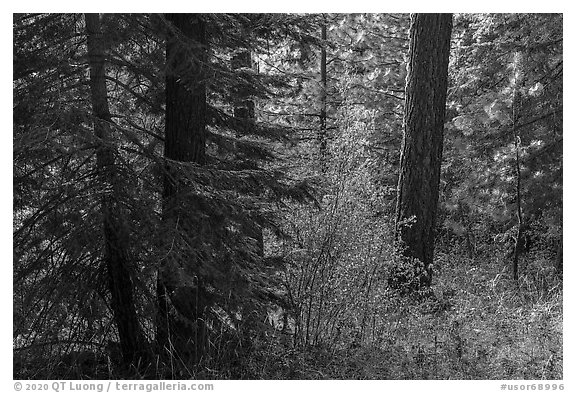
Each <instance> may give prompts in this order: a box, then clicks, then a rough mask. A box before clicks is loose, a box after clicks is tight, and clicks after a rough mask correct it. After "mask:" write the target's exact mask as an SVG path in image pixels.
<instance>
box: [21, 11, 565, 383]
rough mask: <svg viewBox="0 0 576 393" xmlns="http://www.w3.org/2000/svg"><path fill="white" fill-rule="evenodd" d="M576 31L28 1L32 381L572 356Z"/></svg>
mask: <svg viewBox="0 0 576 393" xmlns="http://www.w3.org/2000/svg"><path fill="white" fill-rule="evenodd" d="M562 28H563V20H562V15H561V14H454V15H449V14H444V15H441V14H430V15H429V16H422V14H414V15H412V16H410V15H408V14H306V15H300V14H164V15H161V14H160V15H158V14H153V15H148V14H100V15H99V14H85V15H84V14H15V15H14V16H13V42H14V46H13V187H14V193H13V272H14V273H13V286H14V293H13V321H14V322H13V350H14V378H18V379H43V378H49V379H59V378H65V379H85V378H86V379H89V378H97V379H108V378H114V379H121V378H128V379H131V378H132V379H141V378H155V379H172V378H177V379H186V378H196V379H211V378H221V379H223V378H231V379H285V378H289V379H327V378H345V379H397V378H398V379H561V378H562V376H563V369H562V360H563V344H562V334H563V333H562V326H563V315H562V296H563V288H562V147H563V133H562V129H563V105H562V97H563V91H562V86H563V84H562V80H563V35H562ZM427 45H428V46H427ZM448 53H449V57H448ZM432 147H434V149H432ZM430 149H432V150H430ZM411 151H412V152H415V155H414V156H413V157H412V156H411V155H410V154H411V153H410V152H411ZM428 153H430V154H431V155H430V156H428V155H427V154H428ZM410 157H412V159H411V158H410ZM419 157H420V159H419ZM423 157H425V158H423ZM419 175H422V176H424V177H423V178H418V177H413V176H419ZM411 179H412V180H413V179H417V180H414V181H411ZM418 179H419V180H418ZM422 179H424V180H422ZM410 187H412V188H410ZM410 209H412V210H414V209H416V210H414V211H418V212H420V211H421V212H422V216H419V214H420V213H414V214H412V213H410V212H411V211H412V210H410ZM423 216H426V217H427V218H426V219H422V217H423ZM423 225H424V226H423ZM418 231H419V232H418ZM416 232H417V233H416ZM415 233H416V234H415Z"/></svg>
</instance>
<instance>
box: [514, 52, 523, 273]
mask: <svg viewBox="0 0 576 393" xmlns="http://www.w3.org/2000/svg"><path fill="white" fill-rule="evenodd" d="M520 62H521V56H520V54H519V53H516V54H515V55H514V81H513V83H514V93H513V96H512V129H513V136H514V150H515V153H516V159H515V161H514V171H515V174H516V190H515V191H516V219H517V220H518V222H517V224H518V227H517V230H516V241H515V243H514V255H513V258H512V278H513V279H514V280H518V260H519V258H520V253H521V252H522V251H523V248H522V245H524V243H525V241H524V237H525V234H524V231H525V228H524V218H523V214H522V172H521V167H520V135H519V133H518V118H519V115H518V112H519V109H520V106H521V98H522V97H521V95H520V93H519V92H518V89H517V87H518V84H520V83H521V80H519V78H518V75H519V73H517V70H516V68H517V67H518V66H519V63H520Z"/></svg>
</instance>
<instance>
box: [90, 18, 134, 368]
mask: <svg viewBox="0 0 576 393" xmlns="http://www.w3.org/2000/svg"><path fill="white" fill-rule="evenodd" d="M85 22H86V35H87V41H88V42H87V44H88V62H89V65H90V92H91V99H92V111H93V114H94V118H95V119H94V133H95V135H96V137H97V138H98V139H99V142H100V144H99V146H98V148H97V151H96V166H97V169H98V173H99V175H100V180H101V182H102V184H103V185H104V188H105V189H106V192H105V193H104V196H103V197H102V217H103V227H104V242H105V249H104V260H105V263H106V267H107V270H108V283H109V289H110V294H111V299H112V300H111V308H112V312H113V314H114V321H115V323H116V326H117V328H118V335H119V338H120V346H121V349H122V355H123V358H124V361H125V362H127V363H130V362H133V361H136V360H137V358H138V357H139V355H142V354H143V351H142V349H143V343H144V340H143V335H142V334H141V329H140V324H139V322H138V317H137V314H136V308H135V305H134V295H133V288H132V281H131V278H130V269H129V266H130V263H131V261H130V253H129V244H130V243H129V242H130V240H129V234H128V229H127V228H126V226H125V223H124V221H123V218H122V214H121V206H120V203H119V202H118V199H119V195H120V194H121V193H122V189H121V187H122V181H121V179H119V178H118V172H117V168H116V164H115V157H114V151H113V148H112V146H111V144H112V141H111V138H110V134H111V129H110V124H111V122H112V120H111V116H110V110H109V107H108V93H107V90H106V68H105V51H104V43H103V39H102V32H101V26H100V16H99V15H98V14H86V15H85Z"/></svg>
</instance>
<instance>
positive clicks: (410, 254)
mask: <svg viewBox="0 0 576 393" xmlns="http://www.w3.org/2000/svg"><path fill="white" fill-rule="evenodd" d="M451 30H452V15H451V14H414V15H412V22H411V26H410V52H409V64H408V74H407V77H406V102H405V109H404V139H403V141H402V154H401V164H400V165H401V168H400V179H399V184H398V196H397V206H396V239H397V241H398V246H399V250H400V252H401V254H402V255H403V256H404V261H403V262H404V263H406V262H407V261H408V262H409V263H410V264H412V265H411V266H416V265H417V264H418V261H419V263H421V267H422V268H423V269H422V270H420V271H418V272H416V273H415V275H416V280H412V281H413V282H411V283H410V286H412V287H417V288H419V287H421V286H428V285H430V282H431V278H432V272H431V268H430V266H431V265H432V260H433V256H434V228H435V223H436V210H437V204H438V194H439V182H440V165H441V162H442V143H443V137H444V136H443V132H444V115H445V107H446V92H447V87H448V58H449V53H450V35H451ZM402 280H403V279H402V278H401V277H393V279H392V280H391V281H390V280H389V282H393V283H394V284H395V285H399V284H402Z"/></svg>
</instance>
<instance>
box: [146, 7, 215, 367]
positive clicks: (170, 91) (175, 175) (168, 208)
mask: <svg viewBox="0 0 576 393" xmlns="http://www.w3.org/2000/svg"><path fill="white" fill-rule="evenodd" d="M166 20H167V21H168V22H170V25H169V26H168V27H169V32H168V36H167V43H166V131H165V143H164V156H165V158H166V159H168V161H167V166H166V175H165V178H164V194H163V198H164V207H163V216H164V217H163V218H164V221H165V222H166V223H167V225H168V226H169V227H170V228H172V229H173V230H174V236H175V237H178V238H179V237H180V233H181V232H184V233H183V234H182V235H183V236H184V237H188V238H190V239H197V238H199V237H201V234H202V233H203V228H202V227H201V226H202V225H200V224H199V223H198V222H195V223H193V224H191V223H189V222H186V221H187V217H188V216H189V212H190V211H197V210H199V209H201V207H200V206H199V204H198V203H196V202H195V199H194V198H192V197H190V198H187V199H186V205H185V206H184V204H183V203H182V199H181V198H180V197H181V195H180V194H181V191H182V190H183V188H184V187H185V185H184V181H183V180H184V179H182V176H181V174H180V173H179V171H178V170H177V169H176V168H175V166H174V165H172V164H171V162H174V161H177V162H189V163H195V164H198V165H204V164H205V163H206V85H205V81H204V78H205V76H204V72H203V68H205V67H206V65H205V63H206V61H207V37H206V26H205V22H204V21H203V19H202V17H201V15H197V14H167V15H166ZM200 241H201V239H200ZM167 249H169V250H170V251H169V255H168V256H167V257H166V261H165V262H164V263H163V265H162V266H160V270H159V273H158V285H157V291H158V310H159V312H158V320H157V335H156V340H157V344H158V345H159V347H160V348H161V349H162V348H163V349H167V350H169V351H170V352H177V353H178V354H179V356H180V357H181V358H186V357H187V356H188V355H189V354H192V356H193V357H194V359H195V360H196V361H199V360H200V358H201V357H202V355H203V352H204V347H205V343H206V325H205V322H204V321H205V318H204V315H205V302H204V300H205V292H204V283H203V279H202V277H201V274H200V272H194V280H193V281H194V282H193V283H191V284H190V283H188V284H186V285H187V286H184V284H183V283H180V282H175V279H174V277H178V269H181V268H182V269H185V268H186V266H181V264H182V263H184V264H187V265H190V266H197V263H195V262H197V261H196V259H198V256H197V255H184V256H182V255H180V253H182V252H185V251H183V250H171V247H170V246H168V247H167ZM174 258H177V259H176V260H175V259H174ZM182 261H184V262H182ZM174 314H178V315H180V316H183V317H184V318H186V319H188V320H189V321H191V323H192V325H193V326H190V324H187V323H185V322H182V318H175V317H174Z"/></svg>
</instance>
